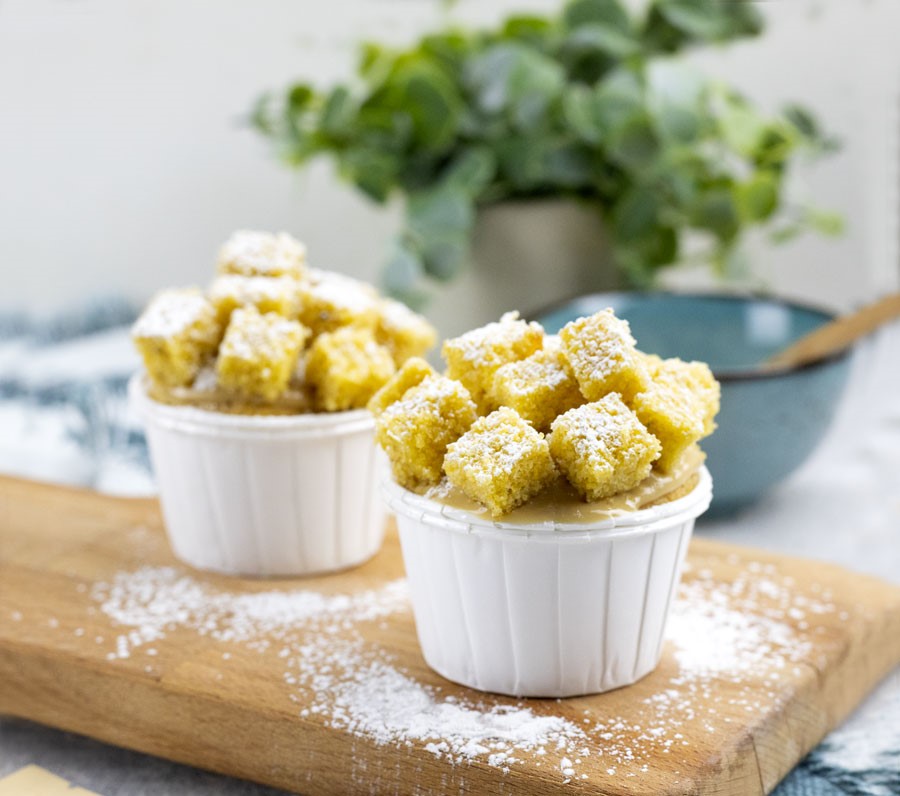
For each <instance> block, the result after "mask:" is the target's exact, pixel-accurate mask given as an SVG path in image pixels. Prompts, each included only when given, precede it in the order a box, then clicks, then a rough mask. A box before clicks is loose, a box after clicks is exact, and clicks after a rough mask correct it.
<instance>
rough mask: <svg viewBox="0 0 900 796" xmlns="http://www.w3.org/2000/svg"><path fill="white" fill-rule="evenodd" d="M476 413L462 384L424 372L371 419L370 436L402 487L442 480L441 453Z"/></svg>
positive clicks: (412, 486)
mask: <svg viewBox="0 0 900 796" xmlns="http://www.w3.org/2000/svg"><path fill="white" fill-rule="evenodd" d="M477 417H478V413H477V410H476V408H475V403H474V401H472V398H471V396H470V395H469V393H468V391H467V390H466V388H465V387H463V385H462V384H460V383H459V382H458V381H454V380H452V379H448V378H446V377H444V376H427V377H426V378H425V379H423V380H422V381H421V382H420V383H419V384H417V385H416V386H414V387H411V388H410V389H408V390H406V392H405V393H404V394H403V397H402V398H401V399H400V400H399V401H394V402H393V403H391V404H390V405H389V406H388V407H387V408H386V409H385V410H384V411H383V412H382V413H381V414H380V415H377V416H376V418H375V436H376V438H377V440H378V442H379V444H380V445H381V447H382V448H383V449H384V452H385V453H386V454H387V456H388V459H389V460H390V462H391V469H392V471H393V473H394V478H395V479H396V481H397V483H399V484H400V485H402V486H405V487H406V488H407V489H416V488H418V487H421V486H431V485H433V484H436V483H438V481H440V480H441V470H442V467H443V464H444V454H445V453H446V452H447V446H448V445H449V444H450V443H451V442H455V441H456V440H457V439H459V438H460V437H461V436H462V435H463V434H464V433H465V432H466V431H468V429H469V427H470V426H471V425H472V423H474V422H475V419H476V418H477Z"/></svg>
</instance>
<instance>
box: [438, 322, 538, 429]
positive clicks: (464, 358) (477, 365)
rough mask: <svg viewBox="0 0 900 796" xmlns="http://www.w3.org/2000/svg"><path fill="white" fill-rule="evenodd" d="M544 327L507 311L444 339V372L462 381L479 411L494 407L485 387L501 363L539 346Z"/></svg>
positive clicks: (487, 388) (522, 355) (532, 351)
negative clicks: (494, 318) (464, 331)
mask: <svg viewBox="0 0 900 796" xmlns="http://www.w3.org/2000/svg"><path fill="white" fill-rule="evenodd" d="M543 338H544V330H543V329H542V328H541V327H540V325H539V324H536V323H526V322H525V321H523V320H520V319H519V313H517V312H508V313H506V314H505V315H504V316H503V317H502V318H500V320H499V321H496V322H494V323H489V324H487V325H486V326H482V327H480V328H478V329H473V330H472V331H470V332H466V333H465V334H464V335H461V336H460V337H455V338H453V339H451V340H446V341H445V342H444V345H443V348H442V354H443V356H444V359H445V361H446V362H447V375H448V376H449V377H450V378H451V379H457V380H458V381H460V382H462V384H463V385H464V386H465V387H466V389H467V390H468V391H469V393H470V394H471V395H472V398H473V399H474V400H475V403H476V404H477V405H478V409H479V411H480V412H481V413H482V414H487V413H488V412H489V411H491V409H493V408H495V407H494V405H493V403H492V401H491V399H490V396H489V394H488V391H489V390H490V386H491V379H492V378H493V376H494V373H495V372H496V371H497V369H498V368H499V367H500V366H501V365H505V364H506V363H507V362H515V361H517V360H520V359H525V357H528V356H531V354H533V353H534V352H535V351H537V350H539V349H540V348H541V345H542V342H543Z"/></svg>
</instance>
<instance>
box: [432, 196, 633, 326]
mask: <svg viewBox="0 0 900 796" xmlns="http://www.w3.org/2000/svg"><path fill="white" fill-rule="evenodd" d="M622 284H623V283H622V277H621V274H619V273H618V272H617V271H616V270H615V268H614V266H613V261H612V252H611V249H610V246H609V241H608V237H607V235H606V233H605V230H604V228H603V222H602V220H601V214H600V211H599V210H598V209H597V208H596V207H593V206H591V205H590V204H589V203H585V202H578V201H575V200H572V199H523V200H517V201H512V200H510V201H504V202H498V203H496V204H490V205H486V206H484V207H480V208H479V210H478V215H477V217H476V224H475V229H474V232H473V237H472V263H471V267H469V268H465V269H463V271H462V272H461V273H460V274H459V275H458V276H457V277H456V278H454V280H453V281H452V282H450V283H448V284H445V285H442V286H441V289H440V291H439V292H438V293H436V295H435V300H434V302H433V303H432V304H430V305H429V308H428V310H429V311H428V316H429V318H430V319H431V321H432V322H433V323H434V324H435V325H436V326H437V327H438V330H439V331H440V333H441V337H442V338H446V337H455V336H457V335H459V334H462V333H464V332H466V331H468V330H469V329H473V328H475V327H476V326H482V325H484V324H485V323H488V322H489V321H496V320H497V319H498V318H499V317H500V316H501V315H502V314H503V313H504V312H507V311H508V310H521V311H522V313H523V314H524V315H525V316H526V317H528V313H529V312H530V311H531V310H535V309H538V308H539V307H546V306H548V305H549V304H553V303H555V302H557V301H561V300H562V299H567V298H571V297H572V296H576V295H581V294H585V293H593V292H597V291H600V290H613V289H616V288H619V287H621V286H622Z"/></svg>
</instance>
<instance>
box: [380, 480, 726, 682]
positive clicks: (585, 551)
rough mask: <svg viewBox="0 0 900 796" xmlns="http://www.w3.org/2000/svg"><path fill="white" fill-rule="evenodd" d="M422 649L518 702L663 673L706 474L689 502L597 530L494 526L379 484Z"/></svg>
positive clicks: (435, 665)
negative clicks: (659, 668) (669, 622)
mask: <svg viewBox="0 0 900 796" xmlns="http://www.w3.org/2000/svg"><path fill="white" fill-rule="evenodd" d="M383 491H384V494H385V496H386V502H387V504H388V506H389V507H390V508H391V509H392V510H393V511H394V512H396V514H397V524H398V527H399V531H400V543H401V546H402V549H403V560H404V563H405V565H406V573H407V577H408V579H409V589H410V596H411V598H412V605H413V612H414V614H415V620H416V629H417V631H418V635H419V643H420V644H421V647H422V653H423V655H424V657H425V660H426V662H427V663H428V665H429V666H431V668H432V669H434V670H435V671H436V672H438V674H440V675H442V676H443V677H446V678H447V679H448V680H453V681H454V682H457V683H461V684H462V685H465V686H468V687H470V688H477V689H480V690H482V691H492V692H495V693H499V694H508V695H511V696H529V697H567V696H575V695H578V694H595V693H600V692H602V691H609V690H611V689H613V688H619V687H621V686H624V685H629V684H630V683H633V682H635V681H637V680H639V679H640V678H642V677H644V676H645V675H647V674H649V673H650V672H651V671H652V670H653V669H654V668H655V667H656V665H657V663H659V658H660V653H661V649H662V640H663V631H664V629H665V624H666V618H667V616H668V613H669V605H670V604H671V602H672V599H673V596H674V594H675V590H676V589H677V587H678V581H679V576H680V569H681V565H682V563H683V561H684V556H685V553H686V551H687V547H688V541H689V540H690V537H691V532H692V530H693V527H694V520H695V519H696V518H697V517H698V516H699V515H700V514H702V513H703V512H704V511H705V510H706V508H707V507H708V506H709V502H710V499H711V498H712V480H711V479H710V477H709V473H708V472H707V471H706V468H702V469H701V470H700V480H699V483H698V484H697V486H696V487H695V488H694V489H693V490H692V491H691V492H690V494H688V495H686V496H684V497H682V498H679V499H677V500H673V501H671V502H669V503H665V504H662V505H660V506H655V507H652V508H648V509H644V510H641V511H637V512H633V513H630V514H627V515H625V516H621V517H616V518H613V519H609V520H605V521H603V522H601V523H594V524H575V525H570V524H558V523H546V524H542V525H524V526H522V525H520V526H514V525H510V524H507V523H502V522H491V521H490V520H488V519H484V518H480V517H476V516H474V515H472V514H470V513H467V512H464V511H460V510H458V509H452V508H450V507H447V506H444V505H443V504H441V503H438V502H435V501H432V500H428V499H426V498H423V497H420V496H419V495H416V494H415V493H413V492H409V491H407V490H406V489H403V488H402V487H400V486H398V485H397V484H396V483H394V482H393V481H386V482H385V483H384V484H383Z"/></svg>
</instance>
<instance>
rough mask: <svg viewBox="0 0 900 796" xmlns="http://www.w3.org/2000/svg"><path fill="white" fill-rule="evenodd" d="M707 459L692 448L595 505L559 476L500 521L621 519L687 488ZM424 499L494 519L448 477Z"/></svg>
mask: <svg viewBox="0 0 900 796" xmlns="http://www.w3.org/2000/svg"><path fill="white" fill-rule="evenodd" d="M705 459H706V454H704V453H703V451H701V450H700V448H699V447H698V446H697V445H692V446H691V447H690V448H688V449H687V450H686V451H685V452H684V453H683V454H682V455H681V458H680V459H679V460H678V463H677V465H676V466H675V467H674V468H673V469H672V471H671V472H670V473H666V474H662V473H657V472H655V471H654V472H652V473H651V474H650V475H649V476H647V478H645V479H644V480H643V481H641V483H640V484H638V485H637V486H636V487H635V488H634V489H629V490H628V491H627V492H621V493H620V494H618V495H614V496H613V497H610V498H606V499H605V500H598V501H596V502H594V503H586V502H585V501H584V500H583V499H582V498H581V497H580V496H579V495H578V493H577V492H576V491H575V489H574V488H573V487H572V485H571V484H569V483H568V481H566V480H565V479H564V478H562V477H560V478H558V479H557V480H556V481H555V482H554V483H553V484H551V485H550V486H549V487H547V488H546V489H545V490H544V491H543V492H541V493H540V494H538V495H537V496H536V497H534V498H532V499H531V500H529V501H528V503H526V504H525V505H524V506H520V507H519V508H517V509H514V510H513V511H511V512H510V513H509V514H506V515H504V516H503V517H501V518H500V522H503V523H505V524H511V525H534V524H540V523H546V522H556V523H560V524H563V523H589V522H599V521H602V520H606V519H610V518H611V517H617V516H621V515H622V514H627V513H629V512H632V511H637V510H638V509H641V508H646V507H647V506H649V505H651V504H652V503H656V502H657V501H659V500H662V499H663V498H665V497H666V496H667V495H670V494H672V493H673V492H675V491H676V490H678V489H680V488H681V487H683V486H685V485H686V484H687V483H688V482H689V481H690V480H691V478H692V477H693V476H694V474H695V473H696V472H697V470H698V469H699V468H700V466H701V465H702V464H703V462H704V460H705ZM424 496H425V497H427V498H429V499H430V500H434V501H436V502H438V503H443V504H444V505H445V506H449V507H450V508H454V509H460V510H462V511H467V512H469V513H471V514H474V515H476V516H479V517H484V518H485V519H488V520H490V519H491V515H490V511H488V509H486V508H485V507H484V506H482V505H481V504H479V503H476V502H475V501H474V500H472V499H471V498H469V497H468V496H466V495H465V494H464V493H463V492H462V491H461V490H460V489H457V488H456V487H455V486H453V485H452V484H451V483H450V482H449V481H447V479H446V478H445V479H444V480H443V481H441V483H440V484H438V485H437V486H433V487H431V488H430V489H428V490H427V491H426V492H425V494H424Z"/></svg>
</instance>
